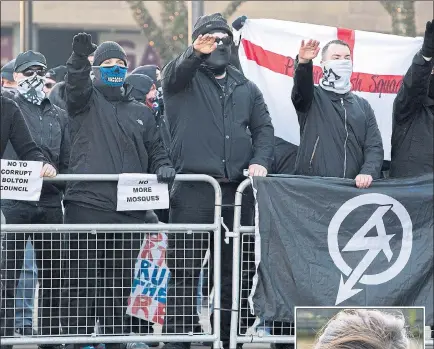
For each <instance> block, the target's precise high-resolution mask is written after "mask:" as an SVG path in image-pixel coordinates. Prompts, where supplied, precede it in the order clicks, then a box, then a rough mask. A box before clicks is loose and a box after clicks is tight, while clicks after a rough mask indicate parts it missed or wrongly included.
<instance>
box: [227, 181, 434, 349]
mask: <svg viewBox="0 0 434 349" xmlns="http://www.w3.org/2000/svg"><path fill="white" fill-rule="evenodd" d="M250 185H251V181H250V179H246V180H244V181H243V182H242V183H241V184H240V185H239V186H238V188H237V192H236V194H235V209H234V227H233V234H231V236H232V237H233V240H234V241H233V251H234V257H233V268H232V315H231V330H230V348H236V347H237V344H241V343H271V344H278V343H279V344H280V343H283V344H290V343H293V344H294V343H295V336H294V333H295V329H294V324H292V323H280V322H272V323H264V322H263V321H261V320H260V319H258V318H257V317H256V316H255V315H252V314H251V311H250V308H249V305H248V297H249V295H250V290H251V287H252V282H253V280H252V279H253V276H254V273H255V227H254V226H242V225H241V205H242V199H243V192H244V190H245V189H246V188H247V187H249V186H250ZM431 336H432V335H431ZM425 348H427V349H432V348H434V340H433V339H430V338H425Z"/></svg>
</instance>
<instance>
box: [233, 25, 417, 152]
mask: <svg viewBox="0 0 434 349" xmlns="http://www.w3.org/2000/svg"><path fill="white" fill-rule="evenodd" d="M241 35H242V41H241V44H240V49H239V56H240V62H241V65H242V68H243V71H244V74H245V75H246V77H247V78H248V79H250V80H251V81H253V82H254V83H256V84H257V85H258V87H259V88H260V89H261V91H262V93H263V94H264V98H265V101H266V103H267V105H268V108H269V110H270V114H271V117H272V119H273V125H274V129H275V134H276V136H278V137H281V138H283V139H285V140H287V141H289V142H291V143H294V144H297V145H298V144H299V142H300V129H299V125H298V120H297V115H296V112H295V109H294V107H293V105H292V102H291V90H292V87H293V76H294V75H293V74H294V60H295V57H296V56H297V54H298V50H299V48H300V43H301V41H302V40H308V39H315V40H319V41H320V42H321V45H320V47H323V46H324V45H325V44H326V43H327V42H329V41H331V40H335V39H341V40H344V41H345V42H347V43H348V44H349V46H350V48H351V53H352V59H353V75H352V78H351V83H352V85H353V92H355V93H357V94H358V95H360V96H361V97H363V98H365V99H367V100H368V101H369V103H370V104H371V106H372V108H373V109H374V111H375V115H376V118H377V123H378V126H379V128H380V131H381V135H382V138H383V145H384V156H385V160H390V150H391V149H390V148H391V145H390V139H391V135H392V107H393V100H394V99H395V96H396V93H397V92H398V90H399V87H400V85H401V82H402V78H403V75H404V74H405V73H406V71H407V69H408V68H409V66H410V64H411V61H412V59H413V56H414V55H415V54H416V52H417V51H418V50H419V49H420V48H421V46H422V41H423V40H422V38H409V37H401V36H396V35H387V34H380V33H373V32H365V31H360V30H350V29H343V28H336V27H327V26H322V25H315V24H307V23H298V22H287V21H279V20H273V19H248V20H247V21H246V23H245V25H244V27H243V28H242V31H241ZM320 61H321V54H319V55H318V57H316V58H315V59H314V61H313V64H314V80H315V84H318V81H319V79H320V77H321V76H322V70H321V67H320Z"/></svg>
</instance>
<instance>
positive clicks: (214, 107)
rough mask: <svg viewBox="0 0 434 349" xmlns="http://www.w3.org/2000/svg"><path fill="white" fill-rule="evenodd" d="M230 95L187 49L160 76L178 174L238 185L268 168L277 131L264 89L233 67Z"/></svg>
mask: <svg viewBox="0 0 434 349" xmlns="http://www.w3.org/2000/svg"><path fill="white" fill-rule="evenodd" d="M227 71H228V74H227V75H228V81H227V85H226V86H227V88H226V93H223V91H222V89H221V87H220V85H219V83H218V82H217V81H216V79H215V78H214V76H213V75H212V74H211V73H210V72H208V71H207V69H206V68H205V67H204V66H203V65H202V59H200V58H199V57H197V56H196V55H195V54H194V51H193V47H191V46H190V47H189V48H187V50H186V51H185V52H184V53H182V54H181V55H180V56H179V57H178V58H176V59H175V60H173V61H171V62H170V63H168V64H167V65H166V66H165V67H164V69H163V72H162V86H163V97H164V105H165V112H166V115H167V119H168V121H169V126H170V133H171V154H170V155H171V158H172V160H173V162H174V164H175V169H176V170H177V172H179V173H203V174H207V175H211V176H213V177H215V178H217V179H221V180H223V181H227V180H229V181H240V180H242V179H243V178H244V177H243V169H246V168H248V166H249V165H250V164H259V165H262V166H264V167H266V168H267V169H268V170H270V166H271V161H272V156H273V142H274V139H273V136H274V129H273V125H272V124H271V118H270V116H269V113H268V108H267V106H266V104H265V102H264V99H263V97H262V93H261V91H259V89H258V87H257V86H256V85H255V84H254V83H253V82H251V81H249V80H247V79H246V78H245V77H244V76H243V75H242V74H241V73H240V72H239V71H237V70H236V69H235V68H233V67H232V66H229V67H228V70H227Z"/></svg>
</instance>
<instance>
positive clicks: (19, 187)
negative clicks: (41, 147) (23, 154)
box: [1, 159, 43, 201]
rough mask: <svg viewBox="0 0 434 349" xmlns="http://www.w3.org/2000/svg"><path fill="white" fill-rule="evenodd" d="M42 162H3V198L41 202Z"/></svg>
mask: <svg viewBox="0 0 434 349" xmlns="http://www.w3.org/2000/svg"><path fill="white" fill-rule="evenodd" d="M42 165H43V164H42V162H40V161H18V160H3V159H2V160H1V198H2V199H9V200H20V201H39V197H40V196H41V189H42V182H43V179H42V178H41V176H40V175H41V170H42Z"/></svg>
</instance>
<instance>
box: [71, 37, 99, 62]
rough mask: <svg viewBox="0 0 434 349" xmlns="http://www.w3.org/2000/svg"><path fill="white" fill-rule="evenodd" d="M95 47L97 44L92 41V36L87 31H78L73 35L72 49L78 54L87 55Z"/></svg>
mask: <svg viewBox="0 0 434 349" xmlns="http://www.w3.org/2000/svg"><path fill="white" fill-rule="evenodd" d="M96 48H97V45H95V44H93V43H92V36H91V35H90V34H87V33H79V34H77V35H74V39H73V40H72V50H73V51H74V53H75V54H77V55H79V56H85V57H87V56H89V55H90V54H91V53H93V52H94V51H95V50H96Z"/></svg>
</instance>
